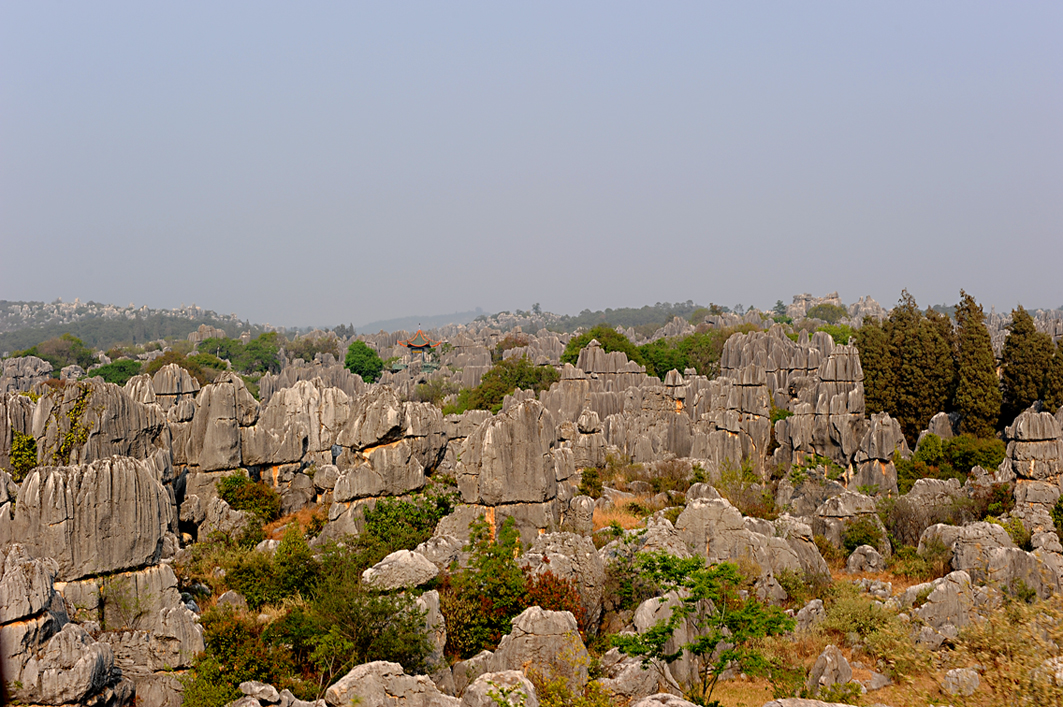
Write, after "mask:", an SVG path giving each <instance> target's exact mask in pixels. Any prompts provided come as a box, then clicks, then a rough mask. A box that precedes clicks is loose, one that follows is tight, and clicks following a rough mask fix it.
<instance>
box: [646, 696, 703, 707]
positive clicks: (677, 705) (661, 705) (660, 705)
mask: <svg viewBox="0 0 1063 707" xmlns="http://www.w3.org/2000/svg"><path fill="white" fill-rule="evenodd" d="M632 707H696V705H695V704H694V703H693V702H690V701H689V700H684V699H683V698H682V697H677V696H675V695H670V694H668V693H667V692H658V693H657V694H655V695H650V696H649V697H643V698H642V699H641V700H639V701H638V702H636V703H634V705H633V706H632Z"/></svg>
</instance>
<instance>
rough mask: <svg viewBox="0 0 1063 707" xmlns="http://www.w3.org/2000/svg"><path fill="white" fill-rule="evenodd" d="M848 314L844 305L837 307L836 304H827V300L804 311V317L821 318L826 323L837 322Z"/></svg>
mask: <svg viewBox="0 0 1063 707" xmlns="http://www.w3.org/2000/svg"><path fill="white" fill-rule="evenodd" d="M848 316H849V312H848V311H846V309H845V307H839V306H838V305H836V304H829V303H827V302H824V303H823V304H817V305H816V306H815V307H812V308H811V309H809V310H808V311H807V312H805V318H806V319H822V320H823V321H825V322H827V323H828V324H837V323H838V322H840V321H841V320H842V319H845V318H846V317H848ZM842 343H844V342H842Z"/></svg>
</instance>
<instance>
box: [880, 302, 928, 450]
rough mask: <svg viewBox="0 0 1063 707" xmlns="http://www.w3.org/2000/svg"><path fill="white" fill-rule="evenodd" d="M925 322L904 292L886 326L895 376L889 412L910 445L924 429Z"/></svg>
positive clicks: (914, 303) (917, 308) (915, 305)
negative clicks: (923, 327) (923, 339)
mask: <svg viewBox="0 0 1063 707" xmlns="http://www.w3.org/2000/svg"><path fill="white" fill-rule="evenodd" d="M922 321H923V315H922V312H920V311H919V306H918V305H917V304H916V302H915V298H914V297H912V296H911V294H909V293H908V291H907V290H904V291H903V292H901V299H900V301H899V302H897V306H896V307H894V308H893V311H892V312H890V316H889V319H887V320H886V324H885V325H884V326H883V329H884V330H885V331H886V337H887V341H888V345H889V349H890V359H891V360H892V362H893V367H894V372H895V375H896V380H895V384H894V392H893V401H892V408H891V409H888V410H887V412H888V413H889V414H890V415H891V416H893V417H894V418H896V419H897V421H898V422H900V424H901V429H902V430H903V431H904V435H905V437H908V438H909V442H911V441H912V439H913V437H915V436H918V435H919V430H920V429H921V428H920V427H919V422H918V420H919V418H920V417H921V414H920V410H921V407H922V398H923V395H924V393H925V391H924V390H923V388H924V386H925V385H926V371H925V370H924V369H925V366H926V359H925V358H924V356H923V346H924V342H923V341H922V340H921V338H922V337H921V336H920V334H921V332H920V330H921V328H922V327H921V326H920V325H921V323H922Z"/></svg>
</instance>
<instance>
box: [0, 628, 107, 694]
mask: <svg viewBox="0 0 1063 707" xmlns="http://www.w3.org/2000/svg"><path fill="white" fill-rule="evenodd" d="M5 667H7V668H9V667H10V666H5ZM113 668H114V655H113V654H112V652H111V648H110V646H108V645H106V644H103V643H96V642H94V641H93V640H92V638H91V637H90V636H89V634H88V633H87V632H86V631H85V629H83V628H81V627H80V626H78V625H76V624H67V625H66V626H64V627H63V630H62V631H60V632H59V633H57V634H56V635H54V636H53V637H52V638H51V639H50V640H49V641H48V642H47V643H46V644H45V645H44V647H43V649H42V650H41V652H40V653H39V654H38V655H35V656H33V657H31V658H30V659H29V660H28V661H27V662H26V664H25V666H24V667H23V668H22V671H21V674H20V675H19V676H18V680H17V682H19V683H21V685H22V687H21V688H20V689H18V690H16V693H15V694H16V695H17V696H18V697H19V698H20V699H21V700H23V701H25V702H29V703H36V704H46V705H63V704H73V703H85V702H87V701H88V699H87V698H89V697H91V696H93V695H96V694H98V693H100V692H102V691H103V690H104V688H106V687H107V686H108V685H110V684H112V682H114V677H113V675H112V669H113ZM8 677H9V676H8V675H7V670H5V679H6V678H8Z"/></svg>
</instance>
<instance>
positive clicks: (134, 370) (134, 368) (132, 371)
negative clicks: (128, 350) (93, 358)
mask: <svg viewBox="0 0 1063 707" xmlns="http://www.w3.org/2000/svg"><path fill="white" fill-rule="evenodd" d="M140 368H141V365H140V361H133V360H131V359H128V358H123V359H119V360H117V361H115V362H114V363H108V364H106V365H103V366H100V367H99V368H97V369H94V370H92V371H89V377H90V378H102V379H104V380H105V381H107V382H108V383H114V384H115V385H125V384H126V382H127V381H128V380H129V379H130V378H132V377H133V376H135V375H138V374H139V373H140Z"/></svg>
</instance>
